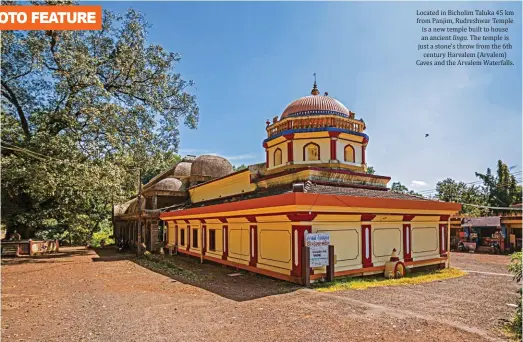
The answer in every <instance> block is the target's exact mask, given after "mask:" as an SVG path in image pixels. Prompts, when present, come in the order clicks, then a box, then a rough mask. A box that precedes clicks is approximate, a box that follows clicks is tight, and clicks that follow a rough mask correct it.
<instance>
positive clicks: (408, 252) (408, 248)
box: [403, 224, 412, 261]
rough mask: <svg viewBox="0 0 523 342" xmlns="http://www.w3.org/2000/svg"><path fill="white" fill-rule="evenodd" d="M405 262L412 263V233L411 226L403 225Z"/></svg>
mask: <svg viewBox="0 0 523 342" xmlns="http://www.w3.org/2000/svg"><path fill="white" fill-rule="evenodd" d="M403 261H412V231H411V229H410V224H404V225H403Z"/></svg>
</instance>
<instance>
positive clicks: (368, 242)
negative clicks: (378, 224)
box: [361, 224, 372, 268]
mask: <svg viewBox="0 0 523 342" xmlns="http://www.w3.org/2000/svg"><path fill="white" fill-rule="evenodd" d="M361 250H362V252H363V253H362V257H361V263H362V266H363V268H365V267H372V227H371V225H370V224H362V225H361Z"/></svg>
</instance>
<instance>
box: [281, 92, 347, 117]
mask: <svg viewBox="0 0 523 342" xmlns="http://www.w3.org/2000/svg"><path fill="white" fill-rule="evenodd" d="M311 114H312V115H314V114H334V115H341V116H344V117H349V116H350V115H351V112H350V111H349V110H348V109H347V107H345V106H344V105H343V104H342V103H341V102H340V101H338V100H336V99H334V98H332V97H329V96H327V95H309V96H305V97H302V98H301V99H298V100H296V101H294V102H292V103H291V104H290V105H288V106H287V108H285V110H284V111H283V114H282V115H281V118H280V120H282V119H285V118H288V117H293V116H301V115H311Z"/></svg>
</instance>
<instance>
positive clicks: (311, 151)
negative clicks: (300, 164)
mask: <svg viewBox="0 0 523 342" xmlns="http://www.w3.org/2000/svg"><path fill="white" fill-rule="evenodd" d="M303 160H304V161H317V160H320V147H319V146H318V145H317V144H315V143H308V144H307V145H305V146H304V148H303Z"/></svg>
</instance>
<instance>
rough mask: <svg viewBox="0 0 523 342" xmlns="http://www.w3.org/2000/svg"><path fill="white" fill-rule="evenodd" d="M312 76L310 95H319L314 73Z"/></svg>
mask: <svg viewBox="0 0 523 342" xmlns="http://www.w3.org/2000/svg"><path fill="white" fill-rule="evenodd" d="M313 75H314V86H313V87H312V91H311V94H312V95H318V94H319V93H320V91H319V90H318V86H317V85H316V73H314V74H313Z"/></svg>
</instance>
